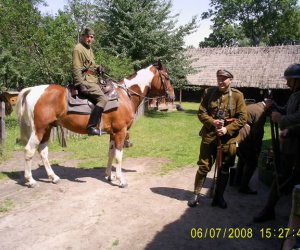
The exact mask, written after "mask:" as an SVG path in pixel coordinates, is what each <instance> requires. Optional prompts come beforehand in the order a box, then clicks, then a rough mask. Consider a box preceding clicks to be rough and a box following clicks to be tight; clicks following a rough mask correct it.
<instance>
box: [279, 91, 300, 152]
mask: <svg viewBox="0 0 300 250" xmlns="http://www.w3.org/2000/svg"><path fill="white" fill-rule="evenodd" d="M283 110H284V115H283V116H282V118H281V119H280V121H279V127H280V128H281V129H282V130H283V129H285V128H288V127H290V126H294V125H296V124H298V123H299V122H300V90H298V91H297V92H294V93H293V94H291V96H290V97H289V99H288V102H287V104H286V105H285V107H284V109H283ZM281 145H282V152H283V153H286V154H298V153H299V152H298V150H299V147H300V143H299V140H298V138H297V137H290V138H287V139H285V140H283V141H282V142H281Z"/></svg>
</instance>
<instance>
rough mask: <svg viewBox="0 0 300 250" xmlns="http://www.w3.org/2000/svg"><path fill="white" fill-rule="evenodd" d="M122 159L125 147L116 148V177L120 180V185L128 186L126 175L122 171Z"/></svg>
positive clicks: (122, 186)
mask: <svg viewBox="0 0 300 250" xmlns="http://www.w3.org/2000/svg"><path fill="white" fill-rule="evenodd" d="M122 161H123V147H121V149H118V148H116V163H117V164H116V177H117V179H118V180H119V181H120V184H119V187H121V188H124V187H127V186H128V184H127V182H126V179H125V176H124V174H123V173H122Z"/></svg>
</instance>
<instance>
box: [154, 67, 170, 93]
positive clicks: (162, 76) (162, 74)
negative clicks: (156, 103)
mask: <svg viewBox="0 0 300 250" xmlns="http://www.w3.org/2000/svg"><path fill="white" fill-rule="evenodd" d="M157 70H158V74H159V78H160V81H161V83H162V84H161V85H162V86H163V88H164V91H165V96H162V97H166V98H167V99H168V98H169V97H170V93H169V91H168V88H167V83H166V80H169V77H168V74H167V73H165V72H162V71H161V70H159V69H157Z"/></svg>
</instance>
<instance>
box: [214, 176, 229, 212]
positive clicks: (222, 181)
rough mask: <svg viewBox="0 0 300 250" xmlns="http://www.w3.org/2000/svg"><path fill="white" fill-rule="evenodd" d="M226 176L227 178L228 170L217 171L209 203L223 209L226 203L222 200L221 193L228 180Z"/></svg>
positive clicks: (222, 193)
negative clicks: (212, 195) (214, 188)
mask: <svg viewBox="0 0 300 250" xmlns="http://www.w3.org/2000/svg"><path fill="white" fill-rule="evenodd" d="M228 178H229V173H228V172H222V171H220V172H219V176H218V179H217V187H216V192H215V196H214V198H213V201H212V203H211V205H212V206H213V207H215V206H218V207H220V208H223V209H225V208H227V203H226V201H225V200H224V197H223V195H224V191H225V188H226V185H227V182H228Z"/></svg>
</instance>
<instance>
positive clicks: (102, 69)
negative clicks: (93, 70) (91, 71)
mask: <svg viewBox="0 0 300 250" xmlns="http://www.w3.org/2000/svg"><path fill="white" fill-rule="evenodd" d="M97 72H98V74H99V75H103V74H104V73H105V72H106V69H105V67H104V66H102V65H100V66H99V67H98V68H97Z"/></svg>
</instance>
